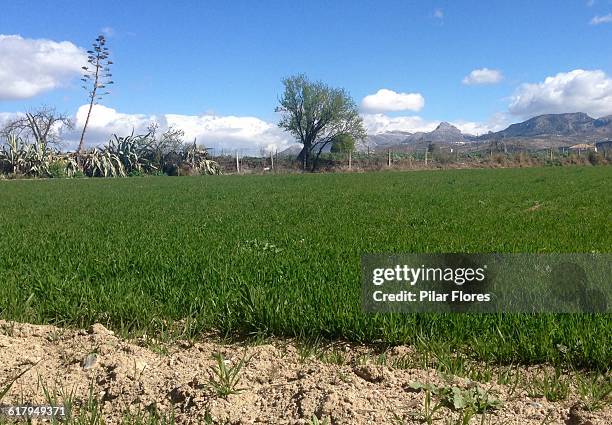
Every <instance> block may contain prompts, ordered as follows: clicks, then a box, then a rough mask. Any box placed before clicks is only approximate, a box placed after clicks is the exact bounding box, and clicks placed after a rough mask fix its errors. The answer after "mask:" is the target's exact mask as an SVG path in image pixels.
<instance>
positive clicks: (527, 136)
mask: <svg viewBox="0 0 612 425" xmlns="http://www.w3.org/2000/svg"><path fill="white" fill-rule="evenodd" d="M606 139H612V115H609V116H606V117H602V118H597V119H596V118H592V117H590V116H589V115H587V114H585V113H583V112H576V113H567V114H546V115H538V116H536V117H533V118H530V119H528V120H527V121H523V122H520V123H517V124H512V125H510V126H509V127H508V128H506V129H504V130H501V131H497V132H489V133H487V134H484V135H481V136H474V135H471V134H463V133H461V131H460V130H459V129H458V128H457V127H455V126H453V125H451V124H449V123H447V122H442V123H440V124H439V125H438V127H436V129H434V130H433V131H430V132H416V133H407V132H397V131H396V132H387V133H380V134H374V135H369V136H368V138H367V139H366V141H365V142H364V143H363V144H360V146H358V150H361V151H363V150H367V149H371V150H372V149H373V150H380V149H390V148H400V149H401V148H411V147H416V148H419V147H422V146H423V145H428V144H429V143H435V144H460V145H463V144H477V143H479V142H481V143H484V142H487V143H488V142H492V141H503V142H504V143H507V144H521V145H522V146H523V147H525V148H536V149H541V148H546V147H561V146H571V145H573V144H576V143H585V142H586V143H588V142H596V141H600V140H606Z"/></svg>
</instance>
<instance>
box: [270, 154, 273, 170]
mask: <svg viewBox="0 0 612 425" xmlns="http://www.w3.org/2000/svg"><path fill="white" fill-rule="evenodd" d="M270 168H271V169H272V171H274V155H273V154H272V151H270Z"/></svg>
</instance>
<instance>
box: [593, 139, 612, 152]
mask: <svg viewBox="0 0 612 425" xmlns="http://www.w3.org/2000/svg"><path fill="white" fill-rule="evenodd" d="M595 150H596V151H597V152H603V151H610V150H612V140H602V141H601V142H597V143H595Z"/></svg>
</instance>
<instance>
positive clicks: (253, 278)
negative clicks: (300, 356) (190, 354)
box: [0, 167, 612, 369]
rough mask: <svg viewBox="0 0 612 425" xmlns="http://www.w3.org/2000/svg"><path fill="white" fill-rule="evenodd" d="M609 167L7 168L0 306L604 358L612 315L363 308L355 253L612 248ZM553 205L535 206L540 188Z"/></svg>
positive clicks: (0, 223)
mask: <svg viewBox="0 0 612 425" xmlns="http://www.w3.org/2000/svg"><path fill="white" fill-rule="evenodd" d="M611 182H612V167H575V168H574V167H564V168H532V169H503V170H491V169H483V170H455V171H423V172H408V173H400V172H390V173H387V172H381V173H366V174H313V175H282V176H281V175H279V176H273V175H269V176H219V177H193V178H192V177H180V178H172V177H145V178H129V179H72V180H71V179H67V180H63V179H59V180H37V181H0V200H1V202H0V235H1V238H0V318H3V319H14V320H19V321H27V322H32V323H53V324H59V325H63V326H79V327H84V326H87V325H89V324H92V323H94V322H101V323H104V324H107V325H109V326H110V327H111V328H113V329H115V330H118V331H122V332H125V333H132V334H138V333H139V332H143V331H147V332H148V333H149V334H151V333H155V332H159V331H160V329H162V328H164V326H165V325H164V323H166V322H173V321H175V320H179V319H185V318H187V319H189V320H188V321H187V324H186V325H185V327H184V329H183V332H184V334H185V336H190V337H193V336H196V337H197V336H198V335H201V334H202V333H204V332H210V331H215V332H219V333H221V334H224V335H232V336H245V335H256V336H299V337H304V338H309V337H315V336H320V337H325V338H332V339H338V338H339V339H347V340H351V341H355V342H377V341H382V342H384V343H393V344H394V343H416V342H419V343H420V344H421V345H425V346H431V347H444V349H447V350H455V349H458V350H460V351H461V352H465V353H466V354H467V355H469V356H472V357H474V358H477V359H482V360H487V361H491V362H500V363H511V362H521V363H535V362H551V363H555V364H564V365H571V366H574V367H584V368H589V369H590V368H596V369H605V368H607V367H609V365H610V364H611V363H612V319H611V318H610V316H609V315H586V314H585V315H538V316H527V315H501V314H500V315H433V314H430V315H399V314H395V315H366V314H364V313H362V312H361V309H360V299H359V294H360V255H361V254H363V253H403V252H417V253H418V252H425V253H429V252H431V253H434V252H473V253H477V252H510V253H520V252H534V253H535V252H539V253H546V252H593V251H595V252H611V248H612V216H611V214H612V190H611V188H610V184H611ZM536 203H537V204H539V205H540V206H539V207H538V208H535V209H531V210H530V207H533V206H534V205H536Z"/></svg>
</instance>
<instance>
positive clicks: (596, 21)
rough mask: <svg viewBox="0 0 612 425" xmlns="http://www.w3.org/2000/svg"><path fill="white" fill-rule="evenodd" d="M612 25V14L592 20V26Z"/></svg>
mask: <svg viewBox="0 0 612 425" xmlns="http://www.w3.org/2000/svg"><path fill="white" fill-rule="evenodd" d="M609 23H612V13H608V14H607V15H603V16H599V15H597V16H594V17H593V19H591V25H600V24H609Z"/></svg>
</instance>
